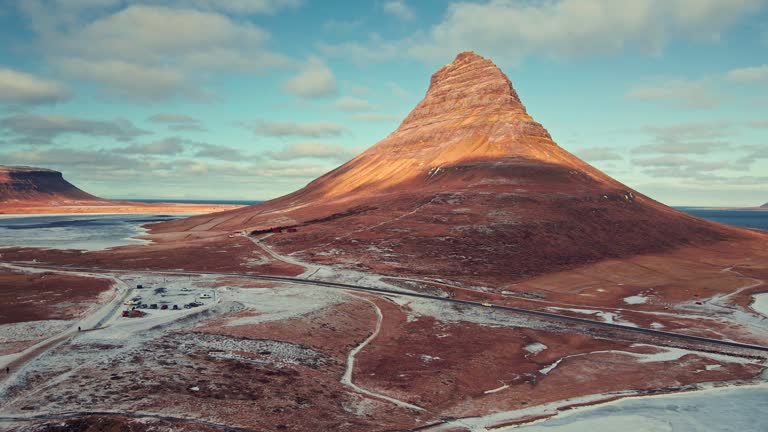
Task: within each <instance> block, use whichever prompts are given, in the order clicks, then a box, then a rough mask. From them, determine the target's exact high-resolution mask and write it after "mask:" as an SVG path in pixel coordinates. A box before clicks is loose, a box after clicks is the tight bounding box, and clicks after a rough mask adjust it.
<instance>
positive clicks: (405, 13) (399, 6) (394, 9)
mask: <svg viewBox="0 0 768 432" xmlns="http://www.w3.org/2000/svg"><path fill="white" fill-rule="evenodd" d="M382 8H383V9H384V12H386V13H388V14H391V15H394V16H396V17H397V18H400V19H401V20H406V21H409V20H412V19H413V18H415V17H416V15H415V14H414V13H413V10H412V9H411V8H410V7H409V6H408V5H407V4H406V3H405V1H404V0H394V1H388V2H385V3H384V5H383V6H382Z"/></svg>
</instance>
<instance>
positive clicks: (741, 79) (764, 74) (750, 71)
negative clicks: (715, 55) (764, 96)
mask: <svg viewBox="0 0 768 432" xmlns="http://www.w3.org/2000/svg"><path fill="white" fill-rule="evenodd" d="M725 78H726V79H727V80H729V81H733V82H738V83H768V64H766V65H762V66H754V67H745V68H740V69H732V70H730V71H728V72H727V73H726V74H725Z"/></svg>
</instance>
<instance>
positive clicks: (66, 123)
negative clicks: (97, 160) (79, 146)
mask: <svg viewBox="0 0 768 432" xmlns="http://www.w3.org/2000/svg"><path fill="white" fill-rule="evenodd" d="M0 131H3V132H4V133H6V134H8V135H11V136H13V137H14V138H13V142H14V143H16V144H50V143H52V142H53V140H54V139H55V138H57V137H59V136H62V135H74V134H76V135H87V136H94V137H108V138H113V139H115V140H117V141H130V140H132V139H134V138H136V137H138V136H141V135H146V134H148V133H149V132H147V131H145V130H142V129H139V128H138V127H136V126H135V125H134V124H133V123H131V122H130V121H128V120H123V119H117V120H112V121H104V120H90V119H82V118H78V117H70V116H63V115H45V114H17V115H14V116H10V117H5V118H3V119H0Z"/></svg>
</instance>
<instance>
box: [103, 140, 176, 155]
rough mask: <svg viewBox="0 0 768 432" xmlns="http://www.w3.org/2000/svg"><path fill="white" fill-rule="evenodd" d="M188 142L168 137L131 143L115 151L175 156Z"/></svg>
mask: <svg viewBox="0 0 768 432" xmlns="http://www.w3.org/2000/svg"><path fill="white" fill-rule="evenodd" d="M186 142H188V141H186V140H184V139H182V138H179V137H170V138H165V139H162V140H158V141H152V142H150V143H147V144H132V145H129V146H126V147H121V148H118V149H116V150H115V151H116V152H118V153H129V154H137V155H164V156H175V155H178V154H181V153H183V152H184V144H185V143H186Z"/></svg>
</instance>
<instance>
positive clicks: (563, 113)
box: [0, 0, 768, 206]
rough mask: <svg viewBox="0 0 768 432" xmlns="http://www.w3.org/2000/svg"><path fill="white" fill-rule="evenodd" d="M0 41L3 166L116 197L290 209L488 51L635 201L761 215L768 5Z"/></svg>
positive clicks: (116, 28) (27, 28)
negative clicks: (437, 81) (445, 70)
mask: <svg viewBox="0 0 768 432" xmlns="http://www.w3.org/2000/svg"><path fill="white" fill-rule="evenodd" d="M0 40H2V43H1V44H0V164H9V165H34V166H44V167H48V168H54V169H58V170H61V171H63V172H64V173H65V176H66V177H67V178H68V179H70V180H71V181H73V182H74V183H76V184H77V185H79V186H81V187H82V188H83V189H86V190H87V191H89V192H91V193H94V194H97V195H101V196H106V197H114V198H175V199H238V200H263V199H268V198H273V197H276V196H279V195H282V194H285V193H288V192H291V191H293V190H295V189H297V188H299V187H302V186H303V185H305V184H306V183H307V182H309V181H311V180H312V179H313V178H315V177H317V176H318V175H321V174H323V173H324V172H326V171H328V170H330V169H332V168H334V167H335V166H337V165H339V164H340V163H342V162H344V161H345V160H348V159H349V158H350V157H351V156H353V155H355V154H357V153H359V152H360V151H362V150H364V149H365V148H367V147H369V146H371V145H373V144H375V143H376V142H377V141H379V140H380V139H382V138H384V137H385V136H386V135H387V134H388V133H390V132H391V131H393V130H394V129H395V128H396V127H397V126H398V124H399V122H400V120H402V118H404V117H405V115H407V113H408V112H409V111H410V110H411V109H412V108H413V107H414V106H415V104H416V103H417V102H418V101H419V100H420V99H421V98H422V97H423V95H424V93H425V92H426V89H427V87H428V85H429V78H430V75H431V74H432V73H433V72H434V71H435V70H437V69H438V68H439V67H440V66H442V65H443V64H445V63H449V62H450V61H452V60H453V58H454V57H455V56H456V54H458V53H459V52H461V51H465V50H474V51H475V52H477V53H478V54H480V55H483V56H485V57H487V58H490V59H491V60H493V61H494V62H495V63H496V64H497V65H499V66H500V67H501V68H502V69H503V70H504V71H505V72H506V73H507V75H508V76H509V77H510V79H511V80H512V82H513V85H514V86H515V88H516V90H517V91H518V93H519V94H520V96H521V98H522V100H523V102H524V103H525V105H526V107H527V108H528V111H529V113H530V114H531V115H532V116H533V117H534V118H535V119H536V120H538V121H539V122H541V123H542V124H543V125H544V126H545V127H546V128H547V129H548V130H549V131H550V133H551V134H552V136H553V137H554V138H555V141H557V142H558V143H559V144H560V145H561V146H562V147H564V148H565V149H567V150H569V151H571V152H572V153H575V154H576V155H578V156H580V157H582V158H583V159H585V160H587V161H588V162H590V163H592V164H593V165H595V166H597V167H598V168H600V169H603V170H604V171H606V172H607V173H608V174H610V175H612V176H614V177H616V178H617V179H619V180H620V181H622V182H624V183H626V184H628V185H629V186H631V187H633V188H635V189H638V190H640V191H641V192H644V193H646V194H649V195H651V196H652V197H654V198H656V199H658V200H660V201H662V202H664V203H667V204H671V205H724V206H751V205H759V204H762V203H764V202H766V201H768V0H634V1H633V2H618V1H614V0H535V1H534V0H482V1H416V0H410V1H408V0H406V1H389V0H379V1H369V2H366V1H359V2H350V1H329V0H324V1H311V0H185V1H182V0H166V1H164V0H137V1H126V0H19V1H18V2H13V1H8V2H4V3H3V6H2V9H0Z"/></svg>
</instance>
